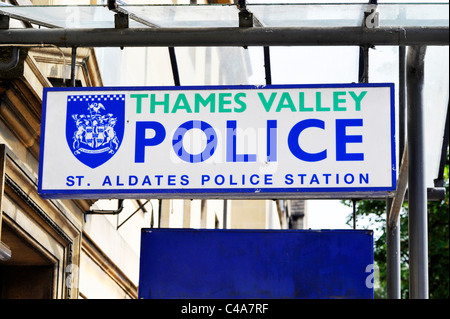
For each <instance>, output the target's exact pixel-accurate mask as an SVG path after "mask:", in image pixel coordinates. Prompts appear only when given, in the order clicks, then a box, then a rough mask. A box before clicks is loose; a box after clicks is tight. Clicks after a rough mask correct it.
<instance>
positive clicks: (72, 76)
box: [64, 47, 77, 87]
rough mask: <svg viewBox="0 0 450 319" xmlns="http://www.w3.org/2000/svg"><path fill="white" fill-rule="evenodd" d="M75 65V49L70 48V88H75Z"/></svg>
mask: <svg viewBox="0 0 450 319" xmlns="http://www.w3.org/2000/svg"><path fill="white" fill-rule="evenodd" d="M76 63H77V48H76V47H73V48H72V61H71V65H70V86H71V87H75V80H76V77H75V70H76ZM64 72H66V70H64ZM64 85H65V83H64Z"/></svg>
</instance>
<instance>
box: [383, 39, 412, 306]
mask: <svg viewBox="0 0 450 319" xmlns="http://www.w3.org/2000/svg"><path fill="white" fill-rule="evenodd" d="M398 50H399V51H398V53H399V54H398V67H399V69H398V74H399V85H398V86H399V88H398V100H399V102H398V103H399V163H402V164H404V163H403V161H402V160H403V152H404V150H405V141H406V136H405V127H406V125H405V117H406V112H405V111H406V110H405V109H406V103H405V102H406V95H405V88H406V69H405V65H406V59H405V52H406V50H405V47H404V46H399V48H398ZM406 163H407V162H406ZM404 179H407V176H406V178H404ZM405 187H406V185H405ZM397 196H401V197H402V198H401V203H403V193H402V192H400V193H397ZM396 200H397V201H399V200H400V198H396ZM393 201H394V200H393V199H391V198H387V200H386V285H387V287H386V288H387V298H388V299H400V298H401V265H400V217H399V216H396V218H395V219H393V221H392V220H391V213H394V214H396V212H392V203H393ZM401 203H399V204H400V205H401ZM398 210H400V208H398Z"/></svg>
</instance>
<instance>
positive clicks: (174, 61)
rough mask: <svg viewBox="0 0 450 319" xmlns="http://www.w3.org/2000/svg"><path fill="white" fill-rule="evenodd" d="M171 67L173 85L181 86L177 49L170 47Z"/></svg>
mask: <svg viewBox="0 0 450 319" xmlns="http://www.w3.org/2000/svg"><path fill="white" fill-rule="evenodd" d="M169 55H170V65H171V66H172V74H173V83H174V85H175V86H180V74H179V73H178V63H177V56H176V55H175V48H174V47H169Z"/></svg>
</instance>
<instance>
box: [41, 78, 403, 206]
mask: <svg viewBox="0 0 450 319" xmlns="http://www.w3.org/2000/svg"><path fill="white" fill-rule="evenodd" d="M380 87H384V88H389V90H390V110H389V112H390V118H389V120H388V121H389V123H390V124H389V125H390V130H391V132H390V155H391V180H390V185H386V186H383V187H345V188H340V187H318V188H314V187H309V188H300V187H295V188H294V187H274V188H270V187H252V188H221V187H217V188H181V187H179V188H170V189H167V188H151V189H127V188H116V189H59V188H47V187H45V186H44V184H43V177H44V170H45V168H44V163H45V162H44V160H45V158H46V156H49V155H47V153H46V134H47V132H46V129H47V127H46V126H47V123H46V119H47V115H48V114H47V113H48V105H47V102H48V94H51V93H52V92H61V91H67V92H71V93H73V94H78V93H80V92H89V93H93V94H94V93H100V92H102V93H104V94H107V93H108V92H117V91H168V92H170V91H175V90H178V91H180V90H186V91H192V90H233V89H239V90H253V89H258V90H260V89H330V88H331V89H337V88H369V89H370V88H380ZM395 121H396V119H395V93H394V84H393V83H344V84H301V85H297V84H296V85H294V84H291V85H266V86H253V85H239V86H236V85H231V86H173V87H156V86H155V87H76V88H74V87H71V88H44V96H43V107H42V125H41V152H40V166H39V179H38V193H39V194H40V195H41V196H42V197H43V198H92V199H97V198H149V197H151V198H160V199H164V198H189V199H205V198H208V199H211V198H222V199H275V198H276V199H290V198H308V199H327V198H329V199H336V198H339V199H345V198H385V197H386V196H393V195H394V192H395V189H396V177H397V168H396V146H395V145H396V143H395Z"/></svg>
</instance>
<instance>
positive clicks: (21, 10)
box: [0, 3, 449, 28]
mask: <svg viewBox="0 0 450 319" xmlns="http://www.w3.org/2000/svg"><path fill="white" fill-rule="evenodd" d="M367 8H368V4H355V3H348V4H330V3H328V4H304V3H302V4H258V3H255V4H247V9H248V10H249V11H250V12H252V13H253V14H254V17H255V18H256V19H257V21H259V22H260V23H261V25H262V26H264V27H300V26H301V27H307V26H311V27H313V26H322V27H341V26H359V25H361V22H362V19H363V16H364V11H365V10H366V9H367ZM119 10H120V11H122V12H127V13H129V14H130V25H129V27H130V28H136V27H140V28H142V27H152V26H155V27H163V28H178V27H180V28H181V27H182V28H189V27H238V26H239V18H238V12H239V9H238V8H237V6H236V5H233V4H208V5H201V4H194V5H179V4H178V5H164V4H158V5H119ZM377 12H379V17H380V26H386V27H389V26H392V27H396V26H418V27H427V26H447V27H448V25H449V4H448V3H383V4H378V5H377ZM0 13H3V14H7V15H10V16H11V17H12V18H15V19H18V20H22V21H28V22H31V23H35V24H37V25H41V26H44V27H50V28H113V27H114V14H115V12H113V11H110V10H108V8H107V7H105V6H103V5H79V6H74V5H69V6H0ZM255 26H258V25H255Z"/></svg>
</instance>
